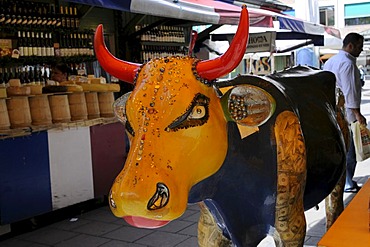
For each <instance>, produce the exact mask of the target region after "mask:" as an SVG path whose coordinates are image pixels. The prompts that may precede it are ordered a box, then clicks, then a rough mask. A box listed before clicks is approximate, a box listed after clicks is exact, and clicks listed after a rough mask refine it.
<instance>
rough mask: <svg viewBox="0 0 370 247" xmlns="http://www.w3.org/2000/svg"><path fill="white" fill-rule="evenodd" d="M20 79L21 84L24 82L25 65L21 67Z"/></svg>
mask: <svg viewBox="0 0 370 247" xmlns="http://www.w3.org/2000/svg"><path fill="white" fill-rule="evenodd" d="M19 80H20V81H21V84H24V83H25V82H24V67H19Z"/></svg>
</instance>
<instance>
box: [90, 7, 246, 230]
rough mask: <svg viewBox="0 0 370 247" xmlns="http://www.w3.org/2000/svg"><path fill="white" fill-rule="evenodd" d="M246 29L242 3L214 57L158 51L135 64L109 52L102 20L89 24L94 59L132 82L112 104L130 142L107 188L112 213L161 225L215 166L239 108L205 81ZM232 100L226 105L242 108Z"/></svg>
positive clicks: (230, 58) (225, 67)
mask: <svg viewBox="0 0 370 247" xmlns="http://www.w3.org/2000/svg"><path fill="white" fill-rule="evenodd" d="M248 30H249V17H248V12H247V9H246V8H245V7H244V8H243V9H242V14H241V18H240V23H239V28H238V31H237V32H236V34H235V36H234V40H233V42H232V43H231V45H230V48H229V49H228V51H227V52H226V53H225V54H224V55H222V56H221V57H218V58H216V59H213V60H206V61H199V60H197V59H195V58H192V57H165V58H158V59H153V60H151V61H149V62H148V63H146V64H145V65H141V64H135V63H129V62H125V61H122V60H119V59H117V58H115V57H113V55H112V54H110V53H109V51H108V50H107V48H106V46H105V44H104V41H103V35H102V32H103V31H102V26H101V25H100V26H99V27H98V28H97V31H96V34H95V41H94V44H95V50H96V56H97V58H98V60H99V62H100V64H101V65H102V67H103V68H104V69H105V70H106V71H107V72H108V73H110V74H111V75H113V76H115V77H117V78H119V79H121V80H123V81H126V82H131V83H135V88H134V90H133V91H132V93H129V94H126V95H124V96H122V97H121V98H119V99H117V101H116V102H115V105H114V107H115V111H116V115H117V116H118V118H119V119H120V120H121V121H122V122H124V124H125V126H126V130H127V133H128V135H129V138H130V143H131V148H130V152H129V154H128V157H127V160H126V163H125V165H124V168H123V170H122V171H121V172H120V174H119V175H118V176H117V178H116V179H115V182H114V184H113V186H112V189H111V192H110V195H109V199H110V207H111V209H112V211H113V213H114V214H115V215H116V216H118V217H123V218H124V219H125V220H126V221H128V222H129V223H130V224H132V225H134V226H139V227H146V228H155V227H160V226H163V225H165V224H166V223H167V222H169V221H170V220H173V219H176V218H178V217H179V216H181V214H183V212H184V211H185V210H186V206H187V201H188V192H189V190H190V189H191V187H192V186H193V185H194V184H196V183H198V182H199V181H201V180H203V179H205V178H206V177H209V176H210V175H212V174H214V173H215V172H216V171H217V170H218V169H219V168H220V166H221V165H222V163H223V161H224V159H225V156H226V153H227V147H228V142H227V127H226V124H227V121H228V120H230V119H234V120H236V121H238V120H237V119H238V118H239V119H244V118H245V116H244V117H243V113H238V112H237V111H236V112H234V113H232V114H229V112H228V110H229V109H230V108H231V107H230V104H229V102H230V101H227V100H226V101H225V100H222V99H220V94H219V91H217V90H215V87H213V83H214V80H215V79H216V78H218V77H220V76H223V75H225V74H227V73H229V72H230V71H232V70H233V69H234V68H235V67H236V66H237V65H238V64H239V62H240V60H241V59H242V57H243V55H244V52H245V49H246V43H247V41H248ZM230 92H231V91H230ZM226 95H227V97H228V98H230V99H231V98H232V97H235V94H234V95H232V94H230V93H228V94H226ZM234 100H235V102H237V101H236V99H235V98H234ZM222 102H226V103H222ZM235 104H236V105H235V107H233V109H235V108H236V109H239V108H240V109H239V110H241V111H243V110H242V106H241V105H237V103H235ZM223 105H227V106H226V107H223ZM244 110H245V109H244ZM245 111H246V110H245ZM225 112H226V115H227V116H225ZM233 114H234V115H233Z"/></svg>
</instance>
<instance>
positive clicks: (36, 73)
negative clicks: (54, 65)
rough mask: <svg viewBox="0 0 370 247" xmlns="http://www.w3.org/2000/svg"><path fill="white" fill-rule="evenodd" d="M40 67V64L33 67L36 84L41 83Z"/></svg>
mask: <svg viewBox="0 0 370 247" xmlns="http://www.w3.org/2000/svg"><path fill="white" fill-rule="evenodd" d="M40 72H41V71H40V69H39V66H38V65H37V66H35V67H33V74H34V81H35V84H37V85H40V84H41V75H40Z"/></svg>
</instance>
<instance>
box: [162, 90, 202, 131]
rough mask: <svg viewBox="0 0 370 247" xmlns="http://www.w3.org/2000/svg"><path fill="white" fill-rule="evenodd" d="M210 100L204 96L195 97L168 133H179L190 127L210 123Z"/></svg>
mask: <svg viewBox="0 0 370 247" xmlns="http://www.w3.org/2000/svg"><path fill="white" fill-rule="evenodd" d="M208 106H209V98H208V97H207V96H205V95H203V94H197V95H195V97H194V99H193V101H192V102H191V104H190V106H189V107H188V109H187V110H186V111H185V113H184V114H182V115H181V116H180V117H178V118H177V119H175V121H173V122H172V123H171V124H170V125H169V126H168V127H167V128H166V131H177V130H179V129H187V128H190V127H195V126H200V125H203V124H205V123H206V122H207V121H208V117H209V114H208Z"/></svg>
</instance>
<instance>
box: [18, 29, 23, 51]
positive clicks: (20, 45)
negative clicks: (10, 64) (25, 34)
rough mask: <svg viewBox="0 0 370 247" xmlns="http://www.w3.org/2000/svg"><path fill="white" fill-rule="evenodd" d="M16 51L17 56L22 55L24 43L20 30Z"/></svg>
mask: <svg viewBox="0 0 370 247" xmlns="http://www.w3.org/2000/svg"><path fill="white" fill-rule="evenodd" d="M18 51H19V56H20V57H23V56H24V44H23V38H22V32H21V31H18Z"/></svg>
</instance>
